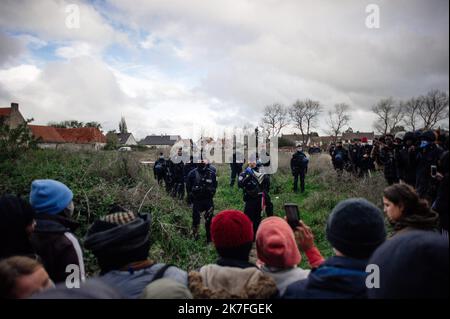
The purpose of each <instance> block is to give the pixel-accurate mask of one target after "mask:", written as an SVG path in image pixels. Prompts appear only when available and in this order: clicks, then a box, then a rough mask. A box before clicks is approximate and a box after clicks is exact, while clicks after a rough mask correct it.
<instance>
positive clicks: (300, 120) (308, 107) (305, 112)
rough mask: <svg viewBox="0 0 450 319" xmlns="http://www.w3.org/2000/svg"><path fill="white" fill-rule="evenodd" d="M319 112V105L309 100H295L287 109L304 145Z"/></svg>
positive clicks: (320, 110) (320, 108)
mask: <svg viewBox="0 0 450 319" xmlns="http://www.w3.org/2000/svg"><path fill="white" fill-rule="evenodd" d="M320 112H322V107H321V105H320V103H319V102H318V101H313V100H310V99H306V100H304V101H300V100H297V101H296V102H295V103H294V104H293V105H292V107H291V108H290V109H289V114H290V116H291V119H292V122H293V123H294V124H295V126H296V127H297V128H298V129H299V130H300V133H301V134H302V142H303V144H306V142H307V140H308V137H309V132H310V130H311V129H312V128H314V126H315V124H316V120H317V117H318V116H319V114H320Z"/></svg>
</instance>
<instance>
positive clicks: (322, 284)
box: [282, 256, 367, 299]
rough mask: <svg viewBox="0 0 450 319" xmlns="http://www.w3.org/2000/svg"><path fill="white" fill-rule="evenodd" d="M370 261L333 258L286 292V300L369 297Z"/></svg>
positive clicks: (284, 296) (289, 287)
mask: <svg viewBox="0 0 450 319" xmlns="http://www.w3.org/2000/svg"><path fill="white" fill-rule="evenodd" d="M366 266H367V260H366V259H364V260H362V259H353V258H349V257H340V256H333V257H330V258H328V259H327V260H326V261H325V262H324V263H323V264H322V265H321V266H320V267H319V268H317V269H315V270H312V271H311V272H310V274H309V276H308V278H307V279H305V280H300V281H297V282H295V283H293V284H291V285H290V286H288V288H287V289H286V292H285V294H284V295H283V296H282V298H284V299H350V298H358V299H361V298H367V294H366V289H367V288H366V276H367V273H366V271H365V270H366Z"/></svg>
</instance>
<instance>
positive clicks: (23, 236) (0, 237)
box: [0, 195, 35, 259]
mask: <svg viewBox="0 0 450 319" xmlns="http://www.w3.org/2000/svg"><path fill="white" fill-rule="evenodd" d="M34 217H35V212H34V210H33V208H32V207H31V205H30V204H29V203H28V201H25V200H23V199H21V198H20V197H17V196H12V195H5V196H3V197H1V198H0V242H1V245H0V259H2V258H6V257H10V256H16V255H21V256H23V255H30V254H33V253H34V252H33V249H32V247H31V243H30V240H29V238H28V234H27V232H26V228H27V226H29V225H31V224H32V222H33V219H34Z"/></svg>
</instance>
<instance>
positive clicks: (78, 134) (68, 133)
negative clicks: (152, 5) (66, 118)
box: [56, 127, 106, 144]
mask: <svg viewBox="0 0 450 319" xmlns="http://www.w3.org/2000/svg"><path fill="white" fill-rule="evenodd" d="M56 131H57V132H58V133H59V135H61V136H62V138H63V139H64V141H65V142H66V143H81V144H83V143H106V137H105V135H103V133H102V132H101V131H100V130H99V129H98V128H95V127H80V128H56Z"/></svg>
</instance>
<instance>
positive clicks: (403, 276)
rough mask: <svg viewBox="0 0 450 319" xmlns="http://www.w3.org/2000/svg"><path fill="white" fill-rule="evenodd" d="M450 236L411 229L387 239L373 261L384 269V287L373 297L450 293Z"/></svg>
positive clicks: (444, 295) (371, 295)
mask: <svg viewBox="0 0 450 319" xmlns="http://www.w3.org/2000/svg"><path fill="white" fill-rule="evenodd" d="M448 246H449V243H448V238H445V237H444V236H442V235H440V234H438V233H435V232H431V231H418V230H417V231H409V232H405V233H404V234H399V235H396V236H394V237H393V238H392V239H389V240H388V241H386V242H385V243H384V244H383V245H381V246H380V247H379V248H378V249H377V250H376V251H375V252H374V254H373V256H372V258H371V259H370V261H369V264H375V265H377V266H378V267H379V269H380V272H379V274H380V287H379V288H371V289H368V296H369V298H382V299H394V298H402V299H405V298H414V299H423V298H433V299H435V298H445V299H447V298H448V297H449V294H448V291H449V288H448V284H449V280H448V277H449V273H448V266H449V265H448V264H449V257H448V248H449V247H448Z"/></svg>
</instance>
